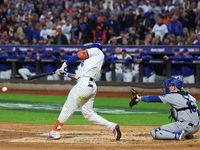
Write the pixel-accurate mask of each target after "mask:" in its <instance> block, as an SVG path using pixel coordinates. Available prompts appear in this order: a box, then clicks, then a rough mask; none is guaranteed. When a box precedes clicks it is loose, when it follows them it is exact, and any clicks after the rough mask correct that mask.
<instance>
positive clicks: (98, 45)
mask: <svg viewBox="0 0 200 150" xmlns="http://www.w3.org/2000/svg"><path fill="white" fill-rule="evenodd" d="M90 48H98V49H100V50H102V49H103V47H102V46H101V44H100V43H94V44H92V45H91V46H90Z"/></svg>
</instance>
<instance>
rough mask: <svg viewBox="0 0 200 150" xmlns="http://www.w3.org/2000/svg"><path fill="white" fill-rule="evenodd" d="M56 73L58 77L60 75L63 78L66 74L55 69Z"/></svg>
mask: <svg viewBox="0 0 200 150" xmlns="http://www.w3.org/2000/svg"><path fill="white" fill-rule="evenodd" d="M56 73H57V74H58V75H61V76H65V75H66V74H67V72H65V71H63V70H61V69H57V70H56Z"/></svg>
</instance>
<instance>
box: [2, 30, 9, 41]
mask: <svg viewBox="0 0 200 150" xmlns="http://www.w3.org/2000/svg"><path fill="white" fill-rule="evenodd" d="M1 39H2V41H3V43H4V44H8V43H10V37H9V35H8V32H7V31H4V32H3V34H2V35H1Z"/></svg>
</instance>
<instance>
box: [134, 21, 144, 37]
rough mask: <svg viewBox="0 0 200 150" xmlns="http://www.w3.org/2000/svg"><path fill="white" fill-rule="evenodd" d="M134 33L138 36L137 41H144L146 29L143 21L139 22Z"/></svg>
mask: <svg viewBox="0 0 200 150" xmlns="http://www.w3.org/2000/svg"><path fill="white" fill-rule="evenodd" d="M136 32H137V34H138V35H139V39H140V40H141V41H144V38H145V32H146V27H145V25H144V20H142V19H141V20H139V22H138V25H137V26H136Z"/></svg>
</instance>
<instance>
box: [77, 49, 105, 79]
mask: <svg viewBox="0 0 200 150" xmlns="http://www.w3.org/2000/svg"><path fill="white" fill-rule="evenodd" d="M86 51H87V53H88V56H89V58H87V59H85V60H84V61H82V62H81V63H80V65H79V66H78V69H77V71H76V76H75V77H76V79H79V78H81V77H90V78H93V79H94V80H96V79H97V78H98V76H99V74H100V71H101V67H102V65H103V61H104V54H103V52H102V51H101V50H99V49H98V48H90V49H86Z"/></svg>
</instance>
